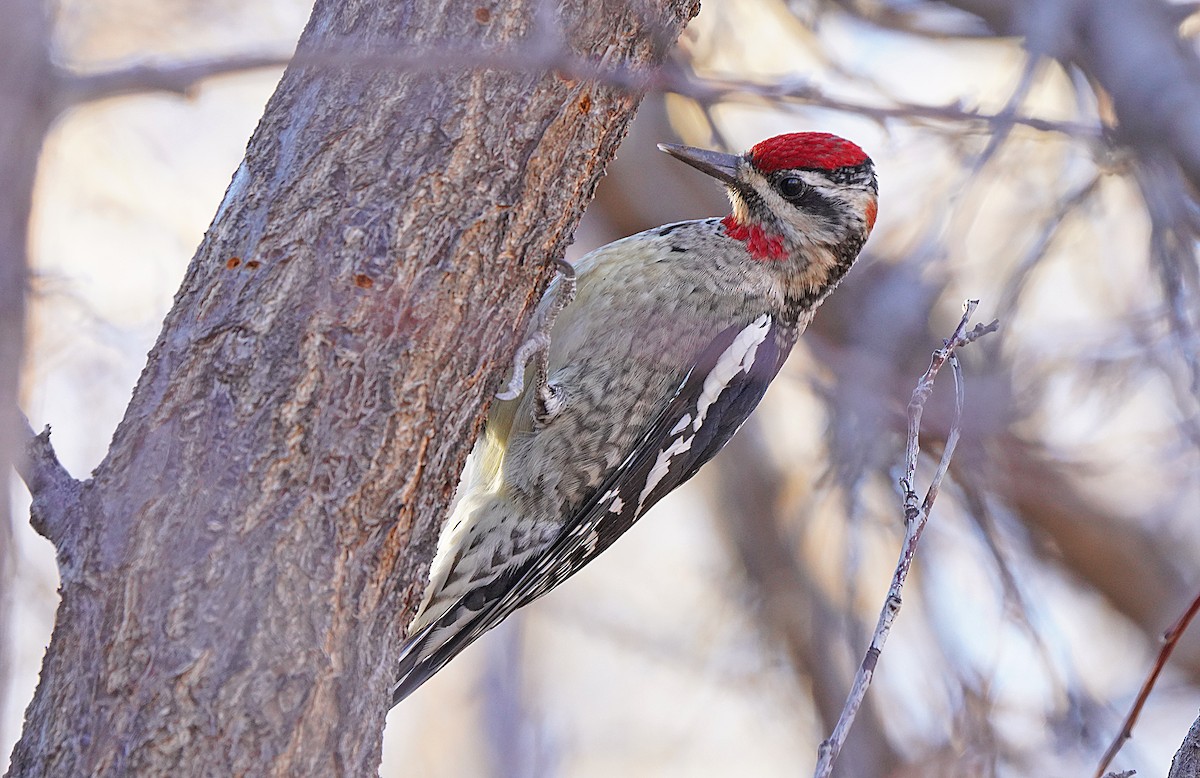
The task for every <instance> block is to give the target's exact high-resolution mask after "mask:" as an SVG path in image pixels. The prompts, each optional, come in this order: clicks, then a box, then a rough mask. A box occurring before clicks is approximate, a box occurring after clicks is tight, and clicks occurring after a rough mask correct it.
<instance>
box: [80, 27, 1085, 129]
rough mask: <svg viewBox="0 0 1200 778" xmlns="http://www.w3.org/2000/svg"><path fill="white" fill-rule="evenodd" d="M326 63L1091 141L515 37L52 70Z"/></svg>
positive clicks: (86, 91) (129, 84)
mask: <svg viewBox="0 0 1200 778" xmlns="http://www.w3.org/2000/svg"><path fill="white" fill-rule="evenodd" d="M284 65H288V66H296V67H327V68H331V69H341V70H367V71H382V70H391V71H395V72H403V73H430V72H440V71H448V70H449V71H453V70H473V69H490V70H503V71H508V72H538V71H555V72H558V73H561V74H563V75H565V76H568V77H571V78H576V79H580V80H585V81H594V82H596V83H601V84H605V85H607V86H613V87H617V88H619V89H624V90H627V91H630V92H635V93H642V92H668V93H671V94H677V95H680V96H682V97H687V98H691V99H693V100H696V101H697V102H699V103H700V104H701V105H712V104H714V103H718V102H729V103H749V104H760V103H763V102H766V103H769V104H771V105H774V106H788V105H815V106H820V107H822V108H828V109H830V110H836V111H846V112H850V113H856V114H859V115H861V116H865V117H867V118H870V119H874V120H876V121H879V122H885V121H888V120H892V119H901V120H917V119H920V120H926V121H933V122H948V123H955V124H961V123H970V124H975V123H979V124H984V125H988V126H989V127H997V128H1011V127H1012V126H1014V125H1020V126H1023V127H1028V128H1030V129H1034V130H1038V131H1041V132H1053V133H1061V134H1065V135H1069V136H1072V137H1079V138H1085V139H1099V138H1100V137H1101V130H1100V128H1099V127H1097V126H1096V125H1092V124H1085V123H1080V122H1065V121H1052V120H1049V119H1041V118H1037V117H1033V116H1017V115H1016V114H1015V112H1014V111H1012V110H1011V107H1010V108H1006V109H1005V110H1004V111H1002V112H1001V113H999V114H990V113H983V112H979V111H975V110H972V109H970V108H967V107H965V106H964V105H963V104H962V103H961V102H957V101H956V102H954V103H949V104H946V105H924V104H918V103H908V102H903V101H893V102H891V104H889V105H872V104H869V103H864V102H859V101H853V100H845V99H842V98H838V97H835V96H833V95H830V94H827V93H826V92H825V91H823V90H822V89H821V88H820V87H818V86H816V85H814V84H812V83H810V82H808V81H807V80H805V79H796V78H792V79H788V78H781V79H777V80H773V81H769V82H765V81H755V80H752V79H743V78H736V77H732V76H726V75H720V74H717V75H707V76H700V75H697V74H695V73H694V72H691V71H690V70H688V69H686V68H685V67H683V66H681V65H679V64H677V63H671V62H668V63H666V64H664V65H663V66H661V67H658V68H647V69H637V70H634V69H630V68H628V67H622V66H614V65H611V64H609V63H607V62H604V61H603V60H592V59H587V58H584V57H579V56H577V55H575V54H573V53H572V52H571V51H570V50H569V49H567V48H566V47H552V46H547V45H546V43H545V41H538V40H536V38H535V39H533V40H530V41H523V42H521V43H518V44H517V45H515V46H513V47H511V48H508V49H503V50H489V49H484V48H462V47H448V48H438V49H433V50H421V51H407V52H397V51H394V50H370V49H367V50H357V51H346V50H340V49H334V48H328V47H326V48H322V49H308V50H304V51H299V52H296V54H295V55H293V56H291V57H287V56H283V55H270V54H261V55H255V54H241V55H236V56H231V57H228V58H221V59H203V60H197V61H195V62H179V63H158V64H155V63H140V64H136V65H131V66H128V67H120V68H115V69H113V70H109V71H102V72H98V73H78V74H77V73H72V72H70V71H66V70H62V71H60V72H59V83H60V86H59V98H58V103H57V106H58V107H59V108H60V109H62V108H66V107H69V106H71V105H77V104H79V103H85V102H90V101H94V100H102V99H106V98H110V97H117V96H121V95H129V94H134V93H139V92H156V91H158V92H164V91H165V92H171V93H174V94H181V95H189V94H191V92H192V91H193V90H195V89H196V88H197V87H198V86H199V85H200V83H201V82H203V81H204V80H206V79H208V78H213V77H215V76H222V75H229V74H232V73H238V72H244V71H247V70H254V69H258V68H265V67H281V66H284Z"/></svg>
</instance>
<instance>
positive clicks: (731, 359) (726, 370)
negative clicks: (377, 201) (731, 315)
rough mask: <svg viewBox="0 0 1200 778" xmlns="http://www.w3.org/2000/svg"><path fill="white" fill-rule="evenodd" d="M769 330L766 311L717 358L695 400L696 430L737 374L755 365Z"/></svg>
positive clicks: (693, 425) (693, 424)
mask: <svg viewBox="0 0 1200 778" xmlns="http://www.w3.org/2000/svg"><path fill="white" fill-rule="evenodd" d="M770 329H771V317H770V316H769V315H768V314H765V313H764V314H763V315H762V316H759V317H758V318H757V319H755V320H754V321H752V322H751V323H750V326H748V327H746V329H744V330H742V331H741V332H739V333H738V334H737V337H736V338H734V339H733V343H730V344H729V348H727V349H725V352H724V353H723V354H721V356H720V357H719V358H718V359H717V364H716V365H714V366H713V369H712V372H711V373H709V374H708V375H707V376H705V378H704V390H703V391H702V392H701V393H700V399H699V400H697V401H696V420H695V421H693V422H692V429H693V430H698V429H700V426H701V425H702V424H704V417H705V416H706V415H707V414H708V409H709V406H711V405H712V404H713V403H714V402H716V401H717V398H718V397H720V396H721V392H723V391H725V387H727V386H729V382H730V381H732V380H733V378H734V376H736V375H737V374H738V373H742V372H745V371H746V370H748V369H749V367H750V365H752V364H754V355H755V354H756V353H757V352H758V346H759V344H761V343H762V342H763V341H764V340H766V339H767V332H768V331H769V330H770Z"/></svg>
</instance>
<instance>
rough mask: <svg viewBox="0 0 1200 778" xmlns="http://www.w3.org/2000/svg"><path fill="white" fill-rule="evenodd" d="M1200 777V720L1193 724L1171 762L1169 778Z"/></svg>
mask: <svg viewBox="0 0 1200 778" xmlns="http://www.w3.org/2000/svg"><path fill="white" fill-rule="evenodd" d="M1197 776H1200V718H1198V719H1196V721H1195V722H1193V723H1192V728H1191V729H1189V730H1188V733H1187V735H1185V736H1184V738H1183V743H1181V744H1180V745H1179V750H1178V751H1176V752H1175V758H1174V759H1172V760H1171V771H1170V772H1169V773H1167V778H1197Z"/></svg>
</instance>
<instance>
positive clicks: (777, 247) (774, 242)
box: [721, 214, 788, 261]
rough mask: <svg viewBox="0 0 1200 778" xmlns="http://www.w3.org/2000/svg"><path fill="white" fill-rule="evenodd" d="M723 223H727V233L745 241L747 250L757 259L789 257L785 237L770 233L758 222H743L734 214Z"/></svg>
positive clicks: (722, 221) (723, 220)
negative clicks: (784, 242) (734, 216)
mask: <svg viewBox="0 0 1200 778" xmlns="http://www.w3.org/2000/svg"><path fill="white" fill-rule="evenodd" d="M721 224H723V225H725V234H726V235H728V236H729V237H731V238H733V239H734V240H740V241H742V242H743V243H745V244H746V250H747V251H749V252H750V256H752V257H754V258H755V259H760V260H776V261H778V260H783V259H787V256H788V254H787V249H785V248H784V247H783V238H781V237H780V236H778V235H769V234H768V233H767V231H766V230H764V229H763V228H762V227H760V226H759V225H757V224H742V223H741V222H739V221H738V220H737V219H735V218H733V214H729V215H728V216H726V217H725V218H724V219H722V220H721Z"/></svg>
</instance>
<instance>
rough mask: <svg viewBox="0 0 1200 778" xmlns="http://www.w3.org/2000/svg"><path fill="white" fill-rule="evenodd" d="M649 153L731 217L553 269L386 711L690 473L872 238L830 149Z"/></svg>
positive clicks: (853, 173)
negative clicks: (723, 197)
mask: <svg viewBox="0 0 1200 778" xmlns="http://www.w3.org/2000/svg"><path fill="white" fill-rule="evenodd" d="M659 148H660V149H661V150H662V151H665V152H666V153H668V154H670V155H671V156H673V157H675V158H676V159H678V160H680V161H682V162H685V163H687V164H688V165H691V166H692V167H694V168H696V169H698V170H700V171H702V172H704V173H707V174H708V175H710V176H712V177H713V178H716V179H717V180H718V181H719V182H721V183H722V184H724V186H725V188H726V189H727V191H728V194H729V199H730V201H731V203H732V211H731V213H730V214H729V215H727V216H725V217H724V218H712V219H702V220H699V221H685V222H677V223H674V224H668V225H665V226H662V227H657V228H654V229H651V230H647V231H646V232H642V233H639V234H637V235H633V236H631V237H628V238H625V239H623V240H618V241H616V242H614V243H610V244H608V245H607V246H603V247H601V248H599V249H597V250H595V251H593V252H591V253H590V254H588V255H587V256H585V257H583V258H582V259H580V260H579V261H578V263H577V264H576V265H575V266H574V267H572V266H570V265H567V264H566V263H562V265H563V266H564V267H563V272H562V273H560V275H559V276H558V277H556V278H555V279H554V280H553V281H552V282H551V283H550V285H549V286H548V287H547V290H546V293H545V295H544V296H543V298H542V301H541V303H540V305H539V307H538V310H537V312H536V313H535V316H534V320H533V324H532V325H531V332H530V333H529V335H528V338H527V340H526V341H525V345H523V346H522V348H521V349H520V350H519V352H518V357H517V360H516V365H515V367H514V376H513V382H512V384H510V387H509V391H508V392H506V393H502V394H500V395H498V398H499V399H498V401H496V402H495V403H493V405H492V408H491V411H490V413H489V416H488V419H487V424H486V427H485V429H484V432H483V433H482V435H481V436H480V439H479V441H478V442H477V443H476V446H475V449H474V450H473V451H472V453H471V455H470V457H469V460H468V462H467V466H466V468H465V470H464V472H463V475H462V479H461V481H460V483H459V487H458V492H457V494H456V496H455V504H454V506H453V507H452V509H451V513H450V518H449V520H448V521H447V523H446V526H445V528H444V530H443V532H442V535H441V538H440V540H439V543H438V551H437V556H436V557H435V559H434V561H433V564H432V566H431V568H430V575H429V582H428V585H427V587H426V590H425V594H424V598H423V601H422V603H421V605H420V608H419V610H418V611H417V614H416V616H415V617H414V618H413V620H412V622H411V623H410V624H409V626H408V631H407V635H408V637H407V638H406V640H405V643H404V646H403V647H402V649H401V658H400V662H399V674H398V681H397V682H396V685H395V686H394V687H393V690H392V704H393V705H395V704H396V703H398V702H400V701H401V700H402V699H404V698H405V697H406V696H408V695H409V694H410V693H412V691H413V690H415V689H416V688H417V687H418V686H420V685H421V684H422V683H424V682H425V681H426V680H427V679H428V678H429V677H430V676H432V675H433V674H434V673H436V672H437V671H438V670H439V669H441V668H442V666H444V665H445V664H446V663H447V662H448V661H450V659H452V658H453V657H454V656H455V655H457V654H458V653H459V652H460V651H462V650H463V649H464V648H466V646H467V645H469V644H470V643H471V642H472V641H474V640H475V639H476V638H478V637H479V636H480V635H482V634H483V633H484V632H486V631H487V630H489V629H491V628H492V627H494V626H496V625H497V624H499V623H500V622H501V621H502V620H503V619H504V618H505V617H507V616H508V615H509V614H510V613H512V612H513V611H514V610H516V609H517V608H519V607H521V606H522V605H525V604H526V603H529V602H531V601H533V600H535V599H537V598H538V597H540V596H542V595H543V594H545V593H546V592H548V591H550V590H551V589H553V588H554V587H555V586H557V585H558V584H560V583H562V582H563V581H564V580H565V579H567V578H568V577H570V576H571V575H573V574H574V573H575V572H576V571H578V570H579V569H580V568H582V567H583V566H584V565H586V564H587V563H588V562H590V561H591V560H592V559H594V558H596V556H597V555H599V554H600V552H602V551H604V550H605V549H606V548H608V547H609V546H610V545H612V543H613V541H615V540H616V539H617V537H619V536H620V535H621V534H622V533H624V532H625V531H626V530H627V529H629V528H630V527H631V526H632V525H633V523H634V522H635V521H637V520H638V519H639V518H640V517H641V516H642V514H643V513H645V512H646V510H647V509H648V508H650V506H652V505H654V503H656V502H658V501H659V500H660V499H662V498H663V497H664V496H666V494H667V493H668V492H670V491H671V490H673V489H674V488H675V487H677V486H679V485H680V484H682V483H683V482H684V481H686V480H688V479H689V478H691V477H692V476H693V475H695V473H696V471H697V470H698V469H699V468H700V466H701V465H703V464H704V463H705V462H707V461H708V460H709V459H711V458H712V457H713V455H715V454H716V453H717V452H718V451H719V450H720V449H721V447H722V446H724V445H725V443H726V442H727V441H728V440H729V439H730V437H732V435H733V434H734V432H736V431H737V429H738V427H740V426H741V424H742V422H744V421H745V420H746V418H747V417H748V416H749V415H750V412H751V411H752V410H754V407H755V406H756V405H757V404H758V402H759V400H761V399H762V396H763V394H764V393H765V392H766V389H767V385H768V384H770V382H771V380H772V379H773V378H774V377H775V375H776V374H777V373H778V372H779V369H780V367H781V366H782V365H783V361H784V359H785V358H786V357H787V355H788V352H789V351H790V350H791V348H792V345H793V344H794V343H795V342H796V338H797V337H798V336H799V335H800V333H801V331H803V329H804V328H805V326H806V325H807V324H808V323H809V321H811V320H812V317H813V313H814V311H815V310H816V308H817V306H818V305H820V304H821V301H822V300H824V299H825V297H826V296H827V295H828V294H829V293H830V292H831V291H833V289H834V287H835V286H837V284H838V282H839V281H841V279H842V277H843V276H844V275H845V274H846V271H848V270H849V269H850V266H851V265H852V264H853V263H854V260H855V258H856V257H857V256H858V253H859V251H860V250H861V249H862V246H863V243H864V242H866V240H867V236H868V235H869V234H870V232H871V229H872V227H873V226H874V224H875V214H876V202H877V191H878V190H877V186H876V181H875V172H874V165H873V163H872V162H871V159H870V158H869V157H868V156H867V155H866V154H865V153H864V152H863V150H862V149H861V148H859V147H858V146H857V145H855V144H853V143H851V142H850V141H847V140H844V139H842V138H839V137H837V136H835V135H830V134H827V133H819V132H799V133H790V134H787V135H780V136H777V137H774V138H770V139H768V140H764V141H762V142H761V143H759V144H757V145H755V146H754V147H753V148H751V149H750V151H748V152H746V153H745V154H743V155H732V154H721V153H717V152H714V151H706V150H702V149H696V148H690V147H687V146H677V145H672V144H660V145H659ZM533 356H537V360H536V362H534V364H533V365H531V366H529V367H526V362H527V361H528V360H529V359H530V358H531V357H533ZM527 382H528V383H531V385H530V386H529V387H528V388H525V384H526V383H527Z"/></svg>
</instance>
